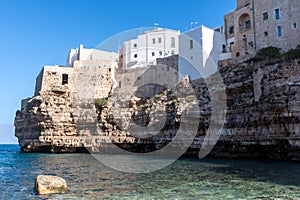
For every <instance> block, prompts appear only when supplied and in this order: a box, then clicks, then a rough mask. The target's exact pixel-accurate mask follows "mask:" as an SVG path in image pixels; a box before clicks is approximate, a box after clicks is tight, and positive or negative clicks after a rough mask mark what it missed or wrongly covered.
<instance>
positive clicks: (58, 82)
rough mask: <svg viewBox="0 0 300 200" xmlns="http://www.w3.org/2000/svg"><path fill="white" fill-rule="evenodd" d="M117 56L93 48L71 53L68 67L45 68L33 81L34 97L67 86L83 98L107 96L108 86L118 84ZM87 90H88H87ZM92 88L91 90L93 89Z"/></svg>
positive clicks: (81, 48)
mask: <svg viewBox="0 0 300 200" xmlns="http://www.w3.org/2000/svg"><path fill="white" fill-rule="evenodd" d="M117 58H118V54H117V53H114V52H106V51H101V50H96V49H85V48H83V46H82V45H80V48H79V49H76V50H75V53H74V49H71V50H70V53H69V55H68V59H67V62H68V66H58V65H54V66H44V67H43V69H42V70H41V72H40V73H39V75H38V76H37V78H36V87H35V92H34V95H35V96H37V95H40V94H42V93H45V92H48V91H49V90H52V89H53V88H57V87H64V86H67V87H68V88H71V90H72V92H73V93H76V95H79V94H80V93H84V94H83V95H81V96H82V98H85V97H88V96H89V94H90V95H93V96H94V97H92V96H89V97H90V98H102V97H104V96H107V95H108V93H109V92H110V90H111V85H115V86H116V85H117V82H116V68H117ZM87 87H88V88H87ZM85 88H86V91H83V90H84V89H85ZM93 89H94V90H93ZM76 95H75V96H76Z"/></svg>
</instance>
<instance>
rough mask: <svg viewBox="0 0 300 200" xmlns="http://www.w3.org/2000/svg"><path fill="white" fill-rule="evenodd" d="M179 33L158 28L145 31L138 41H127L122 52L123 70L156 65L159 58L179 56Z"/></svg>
mask: <svg viewBox="0 0 300 200" xmlns="http://www.w3.org/2000/svg"><path fill="white" fill-rule="evenodd" d="M179 34H180V32H179V31H175V30H170V29H162V28H156V29H154V30H150V31H145V32H144V34H141V35H138V37H137V38H136V39H133V40H129V41H125V42H124V46H123V48H122V50H121V51H120V52H121V54H122V56H121V58H122V68H123V69H132V68H136V67H143V66H146V65H155V64H156V59H157V58H165V57H168V56H172V55H176V54H178V49H179V41H178V40H179V39H178V37H179Z"/></svg>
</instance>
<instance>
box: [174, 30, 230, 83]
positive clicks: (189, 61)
mask: <svg viewBox="0 0 300 200" xmlns="http://www.w3.org/2000/svg"><path fill="white" fill-rule="evenodd" d="M226 52H227V46H226V40H225V35H224V33H223V27H218V28H216V29H210V28H208V27H205V26H200V27H198V28H196V29H192V30H190V31H187V32H185V33H182V34H181V35H180V36H179V61H178V68H179V75H180V76H179V78H182V77H183V76H185V75H190V76H191V78H192V79H197V78H200V77H207V76H209V75H210V74H211V73H212V72H213V71H215V70H217V67H218V61H220V60H225V59H228V56H230V54H227V53H226Z"/></svg>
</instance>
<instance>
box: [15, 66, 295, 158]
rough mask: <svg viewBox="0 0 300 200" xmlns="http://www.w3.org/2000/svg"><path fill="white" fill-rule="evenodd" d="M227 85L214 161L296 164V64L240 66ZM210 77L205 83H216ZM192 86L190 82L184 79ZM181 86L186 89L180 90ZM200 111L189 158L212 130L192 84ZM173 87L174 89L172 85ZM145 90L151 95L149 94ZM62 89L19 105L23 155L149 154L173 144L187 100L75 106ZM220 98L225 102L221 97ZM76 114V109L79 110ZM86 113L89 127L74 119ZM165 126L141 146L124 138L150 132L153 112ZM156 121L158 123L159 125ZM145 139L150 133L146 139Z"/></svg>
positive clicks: (120, 96)
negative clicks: (110, 150) (134, 130)
mask: <svg viewBox="0 0 300 200" xmlns="http://www.w3.org/2000/svg"><path fill="white" fill-rule="evenodd" d="M220 73H221V75H222V77H223V79H224V83H225V85H226V94H227V97H226V98H227V115H226V120H225V122H224V127H223V130H222V134H221V136H220V138H219V140H218V143H217V145H216V146H215V147H214V149H213V151H212V152H211V154H210V155H212V156H217V157H236V158H237V157H244V158H249V157H252V158H258V157H259V158H275V159H283V160H300V130H299V129H300V65H299V63H298V62H297V61H294V62H291V63H279V64H276V65H270V66H263V65H260V64H253V63H252V64H251V63H243V64H240V65H238V66H233V65H231V66H227V67H220ZM213 78H214V76H212V77H210V79H213ZM185 81H189V80H185ZM181 84H184V82H183V83H181ZM190 84H191V85H192V86H193V89H194V92H195V94H196V96H197V101H198V106H199V111H200V112H199V113H200V114H199V125H198V127H197V129H198V131H197V133H196V137H195V138H194V141H193V143H192V144H191V146H190V148H189V149H188V151H187V153H186V154H187V155H197V153H198V151H199V148H200V147H201V141H203V138H204V137H205V135H206V133H207V130H208V128H209V125H210V123H211V109H212V108H211V99H210V91H209V90H208V89H207V87H206V82H205V80H204V79H199V80H194V81H191V82H190ZM177 87H178V86H177ZM148 89H149V88H148ZM72 95H73V94H72V92H71V88H69V87H68V86H67V85H64V86H59V87H53V88H51V89H50V90H48V92H45V93H42V94H40V95H38V96H34V97H33V98H30V99H26V100H23V102H22V109H21V110H20V111H17V113H16V119H15V126H16V136H17V137H18V139H19V144H20V146H21V147H22V150H24V151H50V150H52V151H56V152H64V151H65V152H69V151H71V152H72V151H76V150H83V147H91V149H92V150H99V149H97V148H99V147H108V146H109V145H106V144H110V142H112V143H113V144H115V145H117V146H119V147H120V148H123V149H126V150H128V151H135V152H150V151H155V150H157V149H160V148H162V147H163V146H165V145H167V144H168V143H170V142H172V140H173V138H174V137H175V136H176V134H177V132H178V129H179V126H180V123H181V119H182V112H183V111H184V106H185V105H186V104H187V102H186V101H188V100H187V99H189V98H188V97H189V96H190V95H189V94H187V95H186V98H185V99H180V98H176V96H174V94H173V93H172V92H171V91H170V90H168V89H166V88H161V89H159V90H157V88H155V92H153V93H152V95H150V96H149V95H148V96H147V95H146V96H141V95H139V94H138V93H136V94H135V95H131V94H130V93H128V92H127V91H126V90H122V89H118V88H117V89H115V90H114V91H113V95H112V93H110V95H109V96H108V97H107V98H108V100H107V103H106V104H103V105H96V106H95V105H94V102H81V103H80V105H79V104H78V103H76V102H74V101H73V100H72V99H74V98H73V97H72ZM220 98H224V97H221V96H220ZM79 107H80V109H78V108H79ZM84 109H86V110H89V112H87V115H89V117H90V118H91V119H90V120H89V123H80V121H78V116H79V115H81V114H82V113H81V112H83V111H84ZM154 110H156V114H157V115H161V117H163V116H164V115H166V118H165V119H166V120H165V121H164V123H163V124H159V122H155V123H158V125H157V126H158V127H160V129H159V133H158V134H156V135H151V130H150V129H149V130H148V132H149V137H147V138H143V139H139V138H138V137H134V136H133V135H131V134H130V131H128V121H130V120H131V121H134V122H135V123H136V124H139V125H140V126H142V127H147V126H149V125H151V123H154V122H152V121H151V120H150V119H152V117H153V116H151V115H152V113H153V112H154ZM158 121H159V120H158ZM144 134H147V133H144Z"/></svg>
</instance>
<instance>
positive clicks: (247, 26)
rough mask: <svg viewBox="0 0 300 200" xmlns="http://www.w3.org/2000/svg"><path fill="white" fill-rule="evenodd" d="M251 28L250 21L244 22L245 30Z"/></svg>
mask: <svg viewBox="0 0 300 200" xmlns="http://www.w3.org/2000/svg"><path fill="white" fill-rule="evenodd" d="M250 28H251V21H250V20H247V21H245V29H250Z"/></svg>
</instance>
